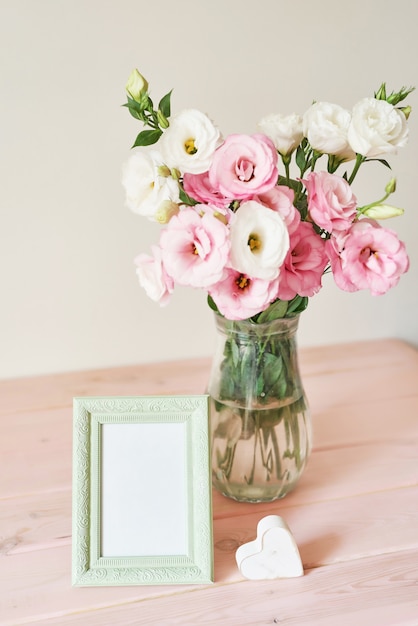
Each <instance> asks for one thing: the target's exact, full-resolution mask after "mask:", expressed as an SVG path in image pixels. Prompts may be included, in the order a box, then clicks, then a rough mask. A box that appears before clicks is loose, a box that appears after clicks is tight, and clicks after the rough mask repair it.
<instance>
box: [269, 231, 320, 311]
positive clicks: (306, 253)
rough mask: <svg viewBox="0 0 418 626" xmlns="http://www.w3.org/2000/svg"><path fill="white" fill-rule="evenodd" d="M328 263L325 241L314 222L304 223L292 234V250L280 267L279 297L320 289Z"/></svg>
mask: <svg viewBox="0 0 418 626" xmlns="http://www.w3.org/2000/svg"><path fill="white" fill-rule="evenodd" d="M327 262H328V258H327V255H326V253H325V241H324V240H323V239H322V238H321V237H320V236H319V235H318V234H317V233H316V232H315V230H314V228H313V226H312V224H310V223H309V222H301V223H300V224H299V227H298V229H297V230H296V231H294V232H293V233H292V234H291V236H290V250H289V252H288V254H287V256H286V258H285V261H284V263H283V266H282V268H281V270H280V277H279V288H278V294H277V295H278V297H279V298H280V299H281V300H291V299H292V298H294V297H295V296H296V295H297V294H299V295H300V296H308V297H309V296H313V295H314V294H315V293H317V292H318V291H319V290H320V288H321V280H322V275H323V273H324V269H325V267H326V265H327Z"/></svg>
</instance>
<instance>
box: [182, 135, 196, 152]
mask: <svg viewBox="0 0 418 626" xmlns="http://www.w3.org/2000/svg"><path fill="white" fill-rule="evenodd" d="M184 149H185V150H186V152H187V154H196V152H197V148H196V146H195V143H194V139H192V138H190V139H186V141H185V142H184Z"/></svg>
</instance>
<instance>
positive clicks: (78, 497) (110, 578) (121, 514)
mask: <svg viewBox="0 0 418 626" xmlns="http://www.w3.org/2000/svg"><path fill="white" fill-rule="evenodd" d="M208 406H209V402H208V396H206V395H200V396H140V397H78V398H74V401H73V544H72V583H73V585H74V586H102V585H103V586H104V585H109V586H113V585H162V584H171V585H177V584H205V583H211V582H213V531H212V498H211V493H212V491H211V472H210V454H209V425H208V415H209V409H208Z"/></svg>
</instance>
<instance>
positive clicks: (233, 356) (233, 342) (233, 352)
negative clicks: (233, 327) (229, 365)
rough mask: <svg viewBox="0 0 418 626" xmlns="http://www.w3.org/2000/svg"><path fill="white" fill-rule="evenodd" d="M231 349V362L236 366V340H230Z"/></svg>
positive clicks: (237, 349)
mask: <svg viewBox="0 0 418 626" xmlns="http://www.w3.org/2000/svg"><path fill="white" fill-rule="evenodd" d="M231 349H232V362H233V364H234V367H237V366H238V363H239V348H238V346H237V343H236V341H232V342H231Z"/></svg>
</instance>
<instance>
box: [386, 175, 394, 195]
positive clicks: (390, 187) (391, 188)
mask: <svg viewBox="0 0 418 626" xmlns="http://www.w3.org/2000/svg"><path fill="white" fill-rule="evenodd" d="M394 191H396V178H391V180H390V181H389V182H388V184H387V185H386V187H385V192H386V193H387V194H388V195H389V194H390V193H394Z"/></svg>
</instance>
